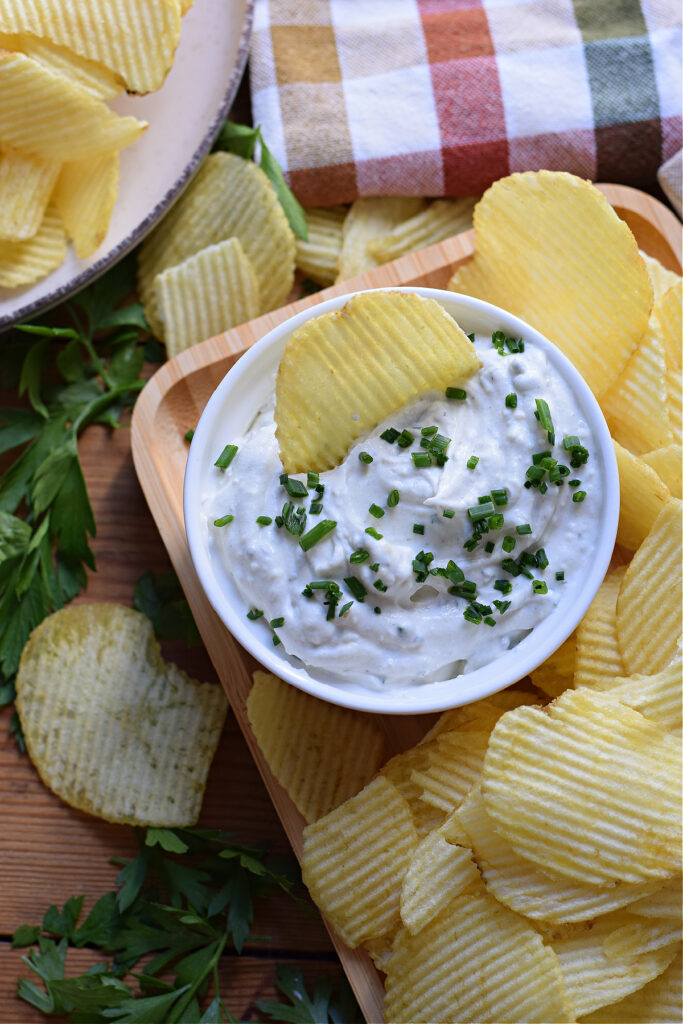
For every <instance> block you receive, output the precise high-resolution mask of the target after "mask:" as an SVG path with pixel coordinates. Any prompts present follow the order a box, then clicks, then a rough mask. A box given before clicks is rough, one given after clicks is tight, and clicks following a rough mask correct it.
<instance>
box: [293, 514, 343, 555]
mask: <svg viewBox="0 0 683 1024" xmlns="http://www.w3.org/2000/svg"><path fill="white" fill-rule="evenodd" d="M336 525H337V524H336V522H335V521H334V519H323V520H321V521H320V522H319V523H316V525H315V526H314V527H313V529H312V530H309V531H308V533H305V534H304V535H303V536H302V537H300V538H299V546H300V547H301V548H303V550H304V551H309V550H310V549H311V548H312V547H313V545H314V544H317V543H318V542H319V541H321V540H322V539H323V537H327V535H328V533H332V531H333V530H334V529H335V527H336Z"/></svg>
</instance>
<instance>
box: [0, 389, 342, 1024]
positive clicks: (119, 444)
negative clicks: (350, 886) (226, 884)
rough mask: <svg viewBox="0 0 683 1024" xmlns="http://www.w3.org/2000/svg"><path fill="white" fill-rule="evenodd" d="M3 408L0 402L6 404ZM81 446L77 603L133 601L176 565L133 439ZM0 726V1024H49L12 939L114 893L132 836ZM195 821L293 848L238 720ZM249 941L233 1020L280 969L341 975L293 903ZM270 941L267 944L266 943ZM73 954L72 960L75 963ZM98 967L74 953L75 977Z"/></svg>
mask: <svg viewBox="0 0 683 1024" xmlns="http://www.w3.org/2000/svg"><path fill="white" fill-rule="evenodd" d="M2 404H5V403H3V402H0V405H2ZM79 449H80V452H81V460H82V463H83V467H84V472H85V476H86V480H87V485H88V489H89V492H90V497H91V501H92V504H93V509H94V513H95V521H96V524H97V537H96V538H95V540H94V542H93V544H92V547H93V550H94V553H95V557H96V564H97V572H96V573H90V577H89V582H88V587H87V589H86V590H85V591H84V592H83V593H82V594H81V595H80V596H79V597H78V598H77V599H76V600H77V601H89V602H98V601H117V602H120V603H121V604H126V605H132V603H133V592H134V587H135V582H136V580H137V579H138V577H139V576H140V575H141V574H142V573H143V572H145V571H146V570H149V569H151V570H153V571H154V572H161V571H164V570H166V569H168V568H169V567H170V563H169V561H168V558H167V555H166V551H165V549H164V546H163V544H162V541H161V538H160V537H159V534H158V532H157V528H156V526H155V524H154V521H153V519H152V516H151V514H150V512H149V510H148V508H147V505H146V503H145V499H144V497H143V494H142V492H141V490H140V486H139V484H138V481H137V477H136V475H135V470H134V468H133V462H132V458H131V453H130V431H129V428H128V427H124V428H122V429H120V430H118V431H114V432H112V431H109V430H108V429H107V428H105V427H100V426H97V425H95V426H91V427H89V428H87V430H86V431H85V433H84V434H83V436H82V438H81V440H80V442H79ZM162 648H163V652H164V655H165V657H166V658H167V659H169V660H172V661H175V662H177V664H179V665H180V666H181V668H183V669H185V670H186V671H188V672H190V673H191V674H192V675H194V676H195V677H196V678H199V679H215V678H216V677H215V673H214V670H213V667H212V665H211V662H210V661H209V658H208V656H207V655H206V652H205V651H204V649H203V648H201V647H199V648H193V649H187V648H184V647H182V646H179V645H175V644H173V645H172V644H164V645H162ZM1 714H2V722H1V723H0V1024H10V1022H11V1024H19V1022H29V1021H30V1022H32V1021H43V1020H45V1019H46V1018H45V1017H43V1016H42V1014H40V1013H38V1011H36V1010H33V1009H32V1008H31V1007H30V1006H29V1005H28V1004H27V1003H25V1002H23V1001H21V1000H19V999H17V998H16V996H15V994H14V993H15V990H16V984H17V978H18V977H21V976H23V977H27V976H31V972H30V971H29V970H28V969H27V968H26V967H25V966H24V964H23V963H22V962H21V955H22V953H25V952H26V951H25V950H13V949H11V947H10V939H11V936H12V933H13V931H14V930H15V929H16V928H17V927H18V925H20V924H39V923H40V922H41V921H42V917H43V914H44V912H45V910H46V909H47V907H48V906H49V905H50V904H53V903H54V904H58V905H59V906H61V905H63V903H64V902H65V901H66V900H67V899H68V897H69V896H74V895H80V894H81V893H83V894H85V897H86V903H85V909H86V911H87V910H88V909H89V908H90V906H92V904H93V903H94V902H95V900H96V899H97V897H98V896H100V895H102V894H103V893H104V892H106V891H108V890H110V889H112V888H113V887H114V880H115V878H116V875H117V874H118V872H119V870H120V868H118V867H116V866H114V865H112V864H110V863H109V858H110V857H131V856H134V853H135V839H134V835H133V830H132V829H131V828H128V827H126V826H117V825H110V824H107V823H106V822H103V821H100V820H98V819H96V818H93V817H90V816H89V815H86V814H82V813H80V812H78V811H74V810H72V809H71V808H70V807H68V806H67V805H66V804H64V803H62V801H61V800H59V799H58V798H57V797H56V796H54V795H53V794H52V793H51V792H50V791H49V790H48V789H46V787H45V786H44V785H43V784H42V782H41V781H40V779H39V777H38V775H37V773H36V771H35V769H34V768H33V766H32V765H31V762H30V761H29V759H28V757H27V755H26V754H21V753H20V752H19V750H18V748H17V746H16V744H15V742H14V740H13V739H11V738H10V736H9V718H10V713H9V711H8V710H7V709H5V710H4V711H3V712H1ZM199 824H200V825H202V826H206V827H216V828H221V829H225V830H227V831H230V832H232V833H234V834H235V836H236V838H237V839H238V840H240V841H242V842H260V841H264V840H265V841H267V842H268V843H269V845H270V848H271V849H272V850H273V852H274V853H277V854H288V853H289V852H290V847H289V843H288V841H287V839H286V837H285V835H284V832H283V830H282V827H281V825H280V822H279V819H278V817H277V815H276V813H275V811H274V809H273V807H272V804H271V801H270V799H269V797H268V794H267V792H266V789H265V787H264V785H263V783H262V781H261V777H260V775H259V773H258V771H257V769H256V767H255V765H254V763H253V761H252V758H251V755H250V753H249V751H248V749H247V746H246V744H245V742H244V740H243V738H242V735H241V733H240V730H239V729H238V727H237V724H236V722H235V720H234V718H233V717H232V716H231V715H230V713H228V717H227V720H226V724H225V728H224V731H223V735H222V738H221V742H220V745H219V748H218V752H217V754H216V757H215V760H214V762H213V765H212V768H211V773H210V775H209V781H208V786H207V790H206V795H205V799H204V805H203V809H202V814H201V818H200V821H199ZM252 935H253V936H254V937H255V938H256V937H258V940H257V941H252V942H248V943H247V944H246V947H245V950H244V953H243V955H242V956H241V957H237V956H236V955H232V956H224V957H223V963H222V972H221V974H222V978H223V979H224V982H225V987H224V996H225V1000H226V1005H227V1006H228V1007H229V1009H230V1011H231V1012H232V1014H233V1015H234V1017H235V1018H236V1019H237V1020H262V1019H264V1018H262V1017H261V1016H260V1015H259V1014H258V1012H257V1011H256V1010H255V1009H254V1008H253V1002H254V1000H255V999H261V998H272V997H274V996H275V994H276V989H275V985H274V979H275V970H276V965H277V964H279V963H288V964H293V965H298V966H300V967H301V968H302V970H303V972H304V977H305V978H306V979H307V980H308V979H310V981H311V982H313V981H314V980H315V978H316V977H318V976H319V975H320V974H326V975H329V976H330V977H333V978H338V977H341V976H342V971H341V968H340V966H339V961H338V959H337V956H336V954H335V952H334V949H333V947H332V944H331V942H330V939H329V937H328V935H327V932H326V930H325V927H324V925H323V924H322V921H321V920H320V917H319V915H318V914H317V911H315V910H313V909H312V910H311V913H310V914H308V913H305V912H304V911H303V910H302V909H300V908H297V907H296V906H295V905H294V904H293V902H292V901H291V900H289V899H288V898H287V897H285V896H284V895H283V896H276V897H273V898H272V899H270V900H269V901H267V902H262V903H261V904H260V905H257V912H256V920H255V922H254V927H253V929H252ZM263 936H265V937H267V941H265V942H264V941H262V940H260V937H263ZM72 958H73V959H72ZM91 961H92V954H89V953H88V951H87V950H82V951H73V952H72V953H70V954H69V959H68V960H67V964H69V963H70V962H73V965H74V967H75V968H76V971H75V972H74V973H77V972H80V971H81V970H83V969H84V968H85V967H86V966H88V964H89V963H90V962H91Z"/></svg>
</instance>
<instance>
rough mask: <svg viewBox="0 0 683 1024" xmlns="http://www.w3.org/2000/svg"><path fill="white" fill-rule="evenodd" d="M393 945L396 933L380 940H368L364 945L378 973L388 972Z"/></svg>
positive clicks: (384, 936) (383, 936)
mask: <svg viewBox="0 0 683 1024" xmlns="http://www.w3.org/2000/svg"><path fill="white" fill-rule="evenodd" d="M393 944H394V932H392V933H391V934H390V935H382V936H381V938H379V939H367V940H366V941H365V942H364V943H363V949H365V950H367V952H368V953H369V955H370V959H371V960H372V962H373V964H374V965H375V967H376V968H377V970H378V971H384V972H386V969H387V963H388V962H389V958H390V957H391V949H392V946H393Z"/></svg>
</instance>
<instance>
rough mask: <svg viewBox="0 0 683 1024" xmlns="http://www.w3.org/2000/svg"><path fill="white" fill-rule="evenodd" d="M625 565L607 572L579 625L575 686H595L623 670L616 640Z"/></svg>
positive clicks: (618, 674) (621, 673)
mask: <svg viewBox="0 0 683 1024" xmlns="http://www.w3.org/2000/svg"><path fill="white" fill-rule="evenodd" d="M625 572H626V569H625V568H623V567H622V568H619V569H615V570H614V572H610V573H608V574H607V576H605V578H604V580H603V581H602V583H601V584H600V587H599V589H598V592H597V594H596V595H595V597H594V598H593V600H592V602H591V604H590V606H589V608H588V611H587V612H586V614H585V615H584V617H583V618H582V619H581V622H580V623H579V625H578V626H577V629H576V655H575V662H574V686H596V687H600V685H601V684H602V683H603V682H604V681H606V680H610V679H612V678H613V677H614V676H620V675H623V674H624V665H623V662H622V660H621V653H620V651H619V644H618V643H617V598H618V597H619V590H620V588H621V584H622V581H623V579H624V573H625Z"/></svg>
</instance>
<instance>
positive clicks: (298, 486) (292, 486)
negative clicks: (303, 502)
mask: <svg viewBox="0 0 683 1024" xmlns="http://www.w3.org/2000/svg"><path fill="white" fill-rule="evenodd" d="M280 483H281V484H282V486H283V487H284V489H285V490H286V491H287V494H288V495H289V496H290V498H305V497H306V495H307V494H308V491H307V490H306V486H305V485H304V484H302V483H301V480H290V479H289V476H288V475H287V474H286V473H282V474H281V475H280Z"/></svg>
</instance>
